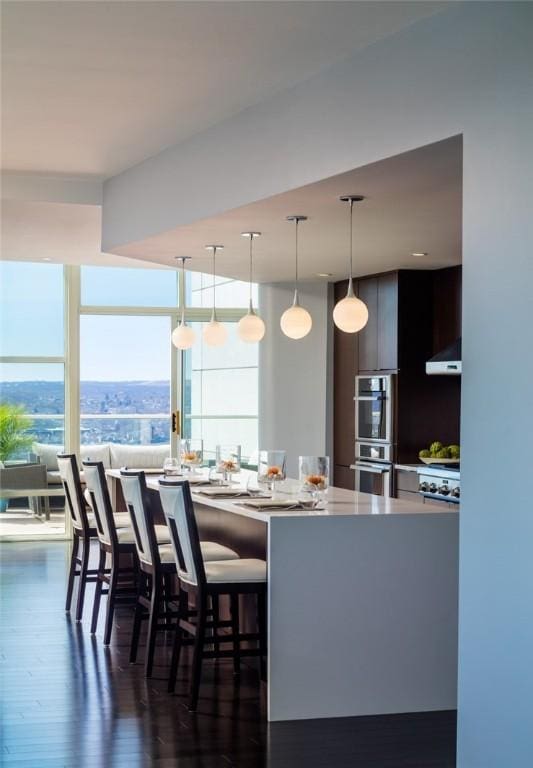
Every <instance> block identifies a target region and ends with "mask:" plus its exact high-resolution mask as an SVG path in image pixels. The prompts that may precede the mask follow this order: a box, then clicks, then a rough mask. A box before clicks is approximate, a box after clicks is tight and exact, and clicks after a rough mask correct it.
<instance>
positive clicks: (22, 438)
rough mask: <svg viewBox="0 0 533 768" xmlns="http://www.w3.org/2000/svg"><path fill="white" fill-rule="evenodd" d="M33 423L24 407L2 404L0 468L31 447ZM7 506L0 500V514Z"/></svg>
mask: <svg viewBox="0 0 533 768" xmlns="http://www.w3.org/2000/svg"><path fill="white" fill-rule="evenodd" d="M32 423H33V422H32V420H31V419H30V418H29V416H27V415H26V413H25V412H24V408H23V406H22V405H15V404H13V403H0V466H2V464H3V463H4V462H5V461H7V460H8V459H10V458H13V457H15V456H17V454H19V453H20V452H21V451H24V450H28V449H29V448H30V447H31V444H32V442H33V437H32V435H30V434H29V433H28V430H29V429H31V426H32ZM7 504H8V502H7V500H5V499H0V512H4V511H5V510H6V509H7Z"/></svg>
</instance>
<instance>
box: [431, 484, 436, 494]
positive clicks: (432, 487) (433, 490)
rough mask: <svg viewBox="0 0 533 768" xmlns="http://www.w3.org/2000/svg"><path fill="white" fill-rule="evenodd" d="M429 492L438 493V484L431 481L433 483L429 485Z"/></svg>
mask: <svg viewBox="0 0 533 768" xmlns="http://www.w3.org/2000/svg"><path fill="white" fill-rule="evenodd" d="M429 492H430V493H437V486H436V485H435V483H431V485H430V486H429Z"/></svg>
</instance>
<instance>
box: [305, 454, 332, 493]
mask: <svg viewBox="0 0 533 768" xmlns="http://www.w3.org/2000/svg"><path fill="white" fill-rule="evenodd" d="M299 467H300V483H301V488H302V491H304V492H305V493H309V494H311V496H312V497H313V498H315V499H322V498H323V496H324V494H325V492H326V491H327V488H328V485H329V456H300V458H299Z"/></svg>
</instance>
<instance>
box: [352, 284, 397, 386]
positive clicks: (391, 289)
mask: <svg viewBox="0 0 533 768" xmlns="http://www.w3.org/2000/svg"><path fill="white" fill-rule="evenodd" d="M358 295H359V298H360V299H361V300H362V301H364V302H365V304H366V305H367V307H368V323H367V324H366V326H365V327H364V328H363V330H362V331H361V332H360V333H359V358H358V363H359V364H358V368H359V370H360V371H362V372H367V371H386V370H396V369H397V368H398V273H397V272H392V273H388V274H384V275H378V276H377V277H367V278H364V279H362V280H359V282H358Z"/></svg>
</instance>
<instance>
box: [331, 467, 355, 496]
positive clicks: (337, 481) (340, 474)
mask: <svg viewBox="0 0 533 768" xmlns="http://www.w3.org/2000/svg"><path fill="white" fill-rule="evenodd" d="M333 485H334V486H335V487H336V488H346V489H347V490H348V491H355V471H354V470H353V469H350V467H349V466H347V467H341V466H339V465H338V464H335V466H334V468H333Z"/></svg>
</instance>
